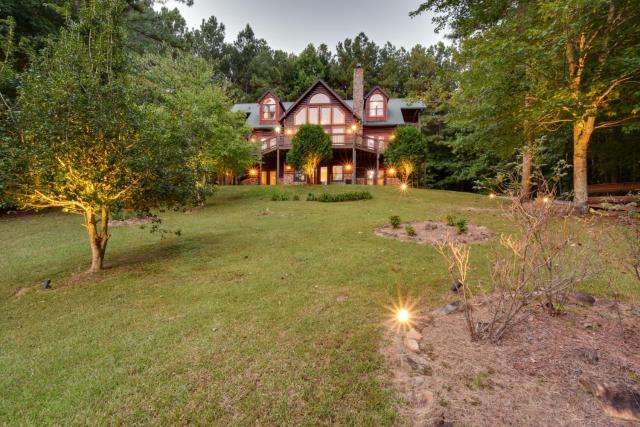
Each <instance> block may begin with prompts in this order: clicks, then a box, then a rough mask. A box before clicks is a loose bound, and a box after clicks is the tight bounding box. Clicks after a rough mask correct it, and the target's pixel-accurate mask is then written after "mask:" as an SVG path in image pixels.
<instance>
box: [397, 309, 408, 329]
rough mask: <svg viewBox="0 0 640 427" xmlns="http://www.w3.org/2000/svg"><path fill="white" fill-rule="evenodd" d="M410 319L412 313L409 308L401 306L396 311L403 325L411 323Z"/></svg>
mask: <svg viewBox="0 0 640 427" xmlns="http://www.w3.org/2000/svg"><path fill="white" fill-rule="evenodd" d="M410 319H411V313H409V310H407V309H406V308H401V309H399V310H398V312H397V313H396V320H397V321H398V322H399V323H401V324H403V325H406V324H407V323H409V320H410Z"/></svg>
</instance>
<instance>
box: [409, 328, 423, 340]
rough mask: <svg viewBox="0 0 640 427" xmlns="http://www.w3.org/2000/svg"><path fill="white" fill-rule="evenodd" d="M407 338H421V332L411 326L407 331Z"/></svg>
mask: <svg viewBox="0 0 640 427" xmlns="http://www.w3.org/2000/svg"><path fill="white" fill-rule="evenodd" d="M407 338H409V339H411V340H416V341H420V340H421V339H422V334H421V333H420V332H418V331H416V330H415V329H413V328H411V329H409V332H407Z"/></svg>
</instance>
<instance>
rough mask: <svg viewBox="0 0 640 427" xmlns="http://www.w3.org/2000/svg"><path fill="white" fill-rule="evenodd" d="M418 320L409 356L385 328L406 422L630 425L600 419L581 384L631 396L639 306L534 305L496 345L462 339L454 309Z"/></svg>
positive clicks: (599, 408) (639, 344) (637, 379)
mask: <svg viewBox="0 0 640 427" xmlns="http://www.w3.org/2000/svg"><path fill="white" fill-rule="evenodd" d="M476 310H477V314H478V315H482V313H483V310H486V308H484V306H481V307H478V308H476ZM425 319H427V320H426V321H423V322H422V323H421V325H420V326H419V327H416V329H417V330H418V331H419V332H418V333H417V334H418V336H420V337H419V339H418V340H417V341H418V344H419V351H418V352H412V351H411V350H410V349H409V347H411V346H408V345H407V338H404V340H403V334H402V333H398V332H397V331H393V332H392V328H390V329H389V335H390V339H389V340H387V341H388V342H387V345H386V347H385V348H384V349H383V353H384V355H385V358H386V360H387V364H388V366H389V367H390V370H391V372H392V375H393V380H392V381H393V384H394V385H395V387H396V388H398V389H399V390H400V391H401V392H402V393H403V395H404V397H405V405H404V406H403V407H402V408H401V413H402V414H403V415H404V416H405V417H406V418H407V420H408V421H409V422H410V423H411V424H412V425H420V426H430V425H433V426H436V425H440V426H442V425H454V424H455V425H458V424H459V425H473V426H496V425H518V426H558V425H562V426H608V425H613V426H631V425H638V424H637V423H634V422H631V421H624V420H621V419H619V418H613V417H611V416H609V415H607V414H606V413H605V411H604V409H605V408H606V406H605V405H603V404H602V403H601V402H602V401H601V400H600V399H599V398H598V397H596V396H594V394H593V392H592V391H591V390H589V389H588V387H586V386H585V385H584V384H589V383H593V382H594V381H595V382H604V383H607V384H614V385H620V386H622V387H624V388H625V389H627V390H635V391H636V392H640V308H637V307H636V308H634V307H633V306H629V305H616V304H613V303H611V302H608V301H606V300H605V301H597V302H596V305H595V306H593V307H583V306H579V305H569V306H568V309H567V311H566V313H565V314H562V315H559V316H550V315H549V313H548V312H547V311H546V310H544V309H542V308H541V307H540V308H534V309H533V310H532V313H531V316H530V318H529V320H528V321H526V322H524V323H522V324H520V325H519V326H517V327H516V328H515V329H514V330H513V331H512V332H511V333H509V334H508V335H506V336H505V337H504V339H503V340H502V341H501V342H500V343H499V344H497V345H495V344H490V343H487V342H471V340H470V339H469V335H468V333H467V330H466V327H465V322H464V316H463V314H462V313H461V312H460V311H458V312H455V313H453V314H448V315H445V314H441V313H439V312H438V313H437V312H432V313H429V314H425ZM414 332H415V331H414ZM637 396H640V395H638V394H636V395H635V397H634V399H635V398H637ZM636 407H637V408H640V403H638V402H636ZM448 423H451V424H448Z"/></svg>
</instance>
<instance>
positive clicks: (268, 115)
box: [262, 98, 276, 120]
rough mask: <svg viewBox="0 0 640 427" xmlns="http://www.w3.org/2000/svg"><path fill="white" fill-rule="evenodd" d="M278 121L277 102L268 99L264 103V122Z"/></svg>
mask: <svg viewBox="0 0 640 427" xmlns="http://www.w3.org/2000/svg"><path fill="white" fill-rule="evenodd" d="M275 119H276V100H275V99H273V98H267V99H265V100H264V102H263V103H262V120H275Z"/></svg>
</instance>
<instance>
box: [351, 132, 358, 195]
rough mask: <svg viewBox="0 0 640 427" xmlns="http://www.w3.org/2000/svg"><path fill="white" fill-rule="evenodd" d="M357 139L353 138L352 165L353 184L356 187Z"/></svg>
mask: <svg viewBox="0 0 640 427" xmlns="http://www.w3.org/2000/svg"><path fill="white" fill-rule="evenodd" d="M356 138H357V136H356V137H354V138H353V160H352V162H351V163H353V168H352V171H351V184H352V185H355V184H356Z"/></svg>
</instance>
